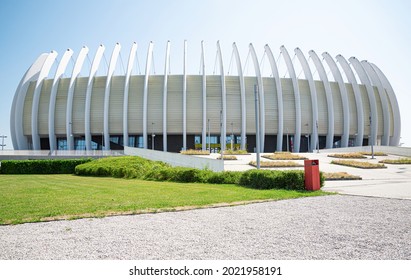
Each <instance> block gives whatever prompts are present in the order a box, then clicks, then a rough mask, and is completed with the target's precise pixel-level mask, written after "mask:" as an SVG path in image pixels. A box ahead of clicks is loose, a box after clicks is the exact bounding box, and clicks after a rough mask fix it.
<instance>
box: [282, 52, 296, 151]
mask: <svg viewBox="0 0 411 280" xmlns="http://www.w3.org/2000/svg"><path fill="white" fill-rule="evenodd" d="M280 50H281V54H282V56H283V58H284V61H285V64H286V65H287V70H288V73H289V74H290V77H291V81H292V83H293V89H294V100H295V134H294V135H295V137H294V150H293V151H295V152H297V153H298V152H299V151H300V143H301V99H300V89H299V88H298V81H297V76H296V75H295V70H294V66H293V62H292V61H291V57H290V55H289V54H288V51H287V49H286V48H285V47H284V46H281V47H280Z"/></svg>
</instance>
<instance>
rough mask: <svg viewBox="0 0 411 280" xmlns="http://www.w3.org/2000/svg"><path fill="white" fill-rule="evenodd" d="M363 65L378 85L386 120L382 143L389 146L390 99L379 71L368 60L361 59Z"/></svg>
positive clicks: (373, 81)
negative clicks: (379, 76) (378, 73)
mask: <svg viewBox="0 0 411 280" xmlns="http://www.w3.org/2000/svg"><path fill="white" fill-rule="evenodd" d="M361 64H362V66H363V67H364V70H365V72H366V73H367V75H368V77H369V78H370V79H371V82H372V85H373V86H376V87H377V91H378V95H379V96H380V100H381V107H382V114H383V122H384V130H383V131H384V132H383V135H382V137H381V145H383V146H387V145H389V143H390V119H391V117H390V111H389V109H388V100H387V96H386V95H385V90H384V88H383V86H382V83H381V81H380V79H379V78H378V75H377V73H376V72H375V71H374V69H373V68H372V66H371V65H370V63H369V62H368V61H364V60H363V61H361Z"/></svg>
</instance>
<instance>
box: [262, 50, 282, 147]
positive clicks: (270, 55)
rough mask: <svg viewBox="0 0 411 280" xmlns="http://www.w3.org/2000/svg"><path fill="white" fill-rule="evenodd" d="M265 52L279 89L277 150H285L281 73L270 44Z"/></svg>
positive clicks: (277, 89)
mask: <svg viewBox="0 0 411 280" xmlns="http://www.w3.org/2000/svg"><path fill="white" fill-rule="evenodd" d="M264 48H265V53H266V54H267V57H268V61H269V62H270V65H271V73H272V74H273V77H274V80H275V87H276V91H277V107H278V131H277V151H282V150H283V134H284V132H283V130H284V104H283V89H282V86H281V80H280V75H279V73H278V68H277V64H276V63H275V59H274V56H273V53H272V51H271V49H270V47H269V46H268V45H265V47H264Z"/></svg>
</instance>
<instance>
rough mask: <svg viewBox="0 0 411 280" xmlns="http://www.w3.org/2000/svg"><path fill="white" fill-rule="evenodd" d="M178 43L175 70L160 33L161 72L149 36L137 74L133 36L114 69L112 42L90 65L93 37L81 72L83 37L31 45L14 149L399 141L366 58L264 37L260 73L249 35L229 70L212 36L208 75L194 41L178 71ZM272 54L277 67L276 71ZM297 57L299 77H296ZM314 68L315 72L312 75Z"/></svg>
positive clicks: (389, 103) (384, 89) (310, 146)
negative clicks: (196, 64)
mask: <svg viewBox="0 0 411 280" xmlns="http://www.w3.org/2000/svg"><path fill="white" fill-rule="evenodd" d="M186 49H187V44H186V42H184V56H183V73H182V74H181V75H173V74H171V73H170V65H169V62H170V43H169V42H168V43H167V46H166V52H165V53H166V58H165V69H164V72H163V73H164V74H162V75H158V74H157V75H156V74H153V73H152V69H151V68H152V65H153V61H152V60H153V43H150V44H149V48H148V52H147V59H146V67H145V73H144V74H139V75H135V74H133V67H135V64H136V63H135V61H136V52H137V44H136V43H134V44H133V45H132V47H131V51H130V53H129V54H127V55H126V56H125V57H127V56H128V60H127V63H125V67H124V72H123V73H122V74H121V75H114V73H115V69H116V65H117V64H118V62H119V60H121V55H120V50H121V46H120V44H116V45H115V47H114V49H113V52H112V53H111V58H110V60H109V63H107V66H108V67H107V72H106V73H105V75H97V73H98V70H99V67H101V65H100V64H102V63H101V62H102V60H103V59H102V58H103V57H104V52H105V47H104V46H103V45H100V46H99V47H98V49H97V51H96V53H95V55H94V59H93V60H92V61H91V60H90V67H89V75H88V76H85V77H84V76H81V75H80V73H81V71H82V69H83V67H85V66H84V65H85V64H86V63H85V61H87V57H88V53H89V49H88V48H87V47H83V48H82V49H81V50H80V52H79V53H78V54H77V57H76V59H75V60H74V58H73V54H74V53H73V51H72V50H71V49H68V50H67V51H66V52H65V53H64V54H63V55H62V56H61V57H60V58H57V57H58V54H57V53H56V52H55V51H52V52H50V53H43V54H41V55H40V56H39V57H38V58H37V60H36V61H35V62H34V63H33V64H32V65H31V66H30V68H29V69H28V70H27V72H26V73H25V74H24V76H23V78H22V79H21V82H20V84H19V85H18V88H17V90H16V93H15V96H14V99H13V104H12V109H11V126H10V127H11V136H12V141H13V146H14V149H16V150H50V151H55V150H110V149H111V150H116V149H123V147H124V146H131V147H140V148H145V149H155V150H164V151H170V152H178V151H181V150H185V149H194V148H196V149H203V150H206V149H208V148H210V147H211V148H213V149H215V148H217V149H218V147H220V146H221V147H222V148H223V149H225V148H226V147H230V145H233V146H234V147H236V148H238V149H247V150H248V151H251V152H252V151H254V149H255V147H256V146H257V145H256V142H257V141H259V144H260V145H259V146H260V147H261V151H264V152H272V151H286V150H290V151H293V152H305V151H313V150H316V149H318V148H319V149H322V148H333V147H349V146H363V145H369V144H373V145H386V146H397V145H398V144H399V140H400V127H401V121H400V112H399V107H398V102H397V99H396V96H395V93H394V91H393V89H392V87H391V85H390V83H389V81H388V80H387V78H386V76H385V75H384V74H383V72H382V71H381V70H380V69H379V68H378V67H377V66H376V65H374V64H373V63H370V62H368V61H359V60H358V59H357V58H355V57H351V58H349V59H348V60H347V59H345V58H344V57H343V56H341V55H338V56H336V57H335V58H333V57H332V56H331V55H330V54H328V53H326V52H325V53H322V55H321V56H319V55H317V54H316V52H314V51H310V52H309V53H308V56H306V55H304V53H303V52H302V51H301V50H300V49H299V48H296V49H295V50H294V54H292V56H290V54H289V52H288V51H287V49H286V48H285V47H284V46H282V47H281V48H280V52H279V55H278V57H277V55H276V56H275V57H274V54H273V52H272V51H271V49H270V47H269V46H268V45H266V46H265V52H264V54H263V57H264V58H266V61H268V62H267V65H269V72H270V74H269V75H263V73H262V71H261V65H260V63H259V60H258V57H257V54H256V52H255V50H254V47H253V45H252V44H250V45H249V58H250V61H249V63H250V65H251V67H252V69H253V70H252V73H253V75H252V76H250V75H245V74H244V73H243V71H244V67H243V66H244V65H243V64H242V61H241V59H240V56H239V52H238V49H237V46H236V44H235V43H234V44H233V49H232V62H233V65H236V70H237V75H229V74H227V73H226V72H225V70H224V65H223V59H222V53H221V48H220V44H219V42H217V55H216V59H217V60H216V61H217V64H216V65H218V66H219V68H218V70H219V74H218V75H215V74H214V75H209V74H207V73H206V65H205V55H204V53H205V52H204V45H203V43H201V50H202V51H201V56H200V73H199V74H198V75H197V74H196V75H192V74H189V73H187V71H186V69H187V58H186V57H187V55H186V53H187V52H186ZM119 57H120V59H119ZM292 57H293V58H292ZM307 58H308V59H307ZM70 61H71V63H72V64H73V67H72V71H71V73H66V72H69V71H66V70H67V68H68V65H69V64H70ZM279 61H281V62H282V63H284V67H285V68H286V70H287V74H288V76H287V77H280V74H279V67H278V63H279ZM297 64H298V65H297ZM297 66H298V68H300V69H301V73H303V76H304V79H301V78H299V77H300V74H299V73H297V71H296V69H297ZM51 69H55V72H54V71H51ZM83 71H84V69H83ZM51 72H53V73H51ZM327 72H328V73H327ZM297 74H298V76H297ZM315 74H317V76H318V77H319V79H314V76H315ZM67 76H68V77H67ZM256 112H257V114H256ZM256 116H258V117H256ZM257 133H258V135H257V136H258V137H256V134H257ZM210 144H211V145H210ZM221 144H223V145H221Z"/></svg>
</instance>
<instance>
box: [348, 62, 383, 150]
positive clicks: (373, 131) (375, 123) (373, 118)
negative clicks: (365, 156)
mask: <svg viewBox="0 0 411 280" xmlns="http://www.w3.org/2000/svg"><path fill="white" fill-rule="evenodd" d="M348 60H349V61H350V62H351V65H352V66H353V67H354V70H355V72H357V74H358V77H360V80H361V83H362V84H364V85H365V88H366V90H367V95H368V100H369V102H370V110H371V116H370V117H371V120H370V121H371V128H370V129H371V131H370V134H371V143H368V145H371V144H374V145H376V144H377V142H376V140H377V128H378V117H377V102H376V101H375V95H374V89H373V87H372V86H371V82H370V79H369V78H368V75H367V73H366V72H365V70H364V67H363V66H362V65H361V62H360V61H359V60H358V59H357V58H355V57H350V59H348Z"/></svg>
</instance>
